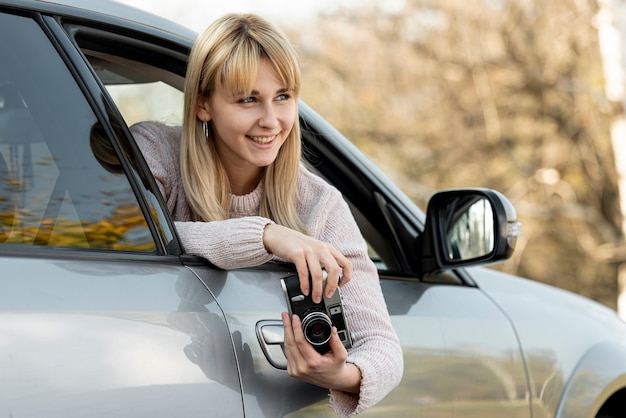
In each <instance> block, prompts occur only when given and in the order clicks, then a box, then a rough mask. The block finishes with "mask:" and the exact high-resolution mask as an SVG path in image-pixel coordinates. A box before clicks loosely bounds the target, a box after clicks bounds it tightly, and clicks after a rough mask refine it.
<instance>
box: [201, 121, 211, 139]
mask: <svg viewBox="0 0 626 418" xmlns="http://www.w3.org/2000/svg"><path fill="white" fill-rule="evenodd" d="M209 129H210V127H209V122H208V121H206V120H203V121H202V131H203V132H204V137H205V138H206V139H207V140H208V139H209V133H210V132H209Z"/></svg>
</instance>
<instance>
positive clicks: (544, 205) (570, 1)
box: [122, 0, 626, 316]
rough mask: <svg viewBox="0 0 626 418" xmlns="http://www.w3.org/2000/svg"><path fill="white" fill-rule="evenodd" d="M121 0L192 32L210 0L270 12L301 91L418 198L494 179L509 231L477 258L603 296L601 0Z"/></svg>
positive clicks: (610, 189) (614, 117)
mask: <svg viewBox="0 0 626 418" xmlns="http://www.w3.org/2000/svg"><path fill="white" fill-rule="evenodd" d="M122 2H124V3H127V4H131V5H134V6H136V7H139V8H142V9H145V10H149V11H152V12H154V13H157V14H159V15H162V16H164V17H167V18H169V19H171V20H174V21H177V22H179V23H182V24H184V25H186V26H188V27H190V28H192V29H195V30H196V31H200V30H202V29H204V27H205V26H206V25H208V23H210V22H211V21H212V20H213V19H215V18H217V17H218V16H220V15H222V14H224V13H226V12H255V13H259V14H261V15H263V16H265V17H266V18H268V19H270V20H272V21H274V22H275V23H276V24H278V26H280V27H281V28H282V29H283V30H284V31H285V32H286V33H287V35H288V37H289V38H290V39H291V40H292V42H293V43H294V44H295V45H296V46H297V47H298V49H299V51H300V55H301V58H302V70H303V76H304V85H303V91H302V99H303V100H304V101H305V102H307V103H308V104H309V105H311V106H313V107H314V108H315V109H316V110H317V111H318V112H319V113H320V114H321V115H322V116H324V117H325V118H326V119H327V120H328V121H329V122H331V123H332V124H334V125H335V127H337V128H338V129H339V130H340V131H341V132H342V133H343V134H345V135H346V136H347V137H348V138H349V139H350V140H351V141H353V142H354V143H355V144H356V145H357V146H358V147H359V148H360V149H361V150H362V151H364V153H365V154H366V155H368V157H369V158H370V159H372V160H373V161H374V162H375V163H376V164H377V165H378V166H379V167H380V168H382V169H383V171H384V172H385V173H386V174H387V175H388V176H389V177H390V178H391V179H392V180H394V181H395V182H396V183H397V184H398V185H399V186H400V188H402V189H403V190H404V191H405V192H406V193H407V194H408V195H409V197H411V198H412V199H413V200H414V201H415V202H416V203H417V204H418V205H419V206H420V207H422V208H425V207H426V202H427V200H428V198H429V197H430V196H431V194H432V193H433V192H434V191H436V190H438V189H445V188H453V187H455V188H456V187H470V186H481V187H489V188H493V189H496V190H499V191H501V192H502V193H504V194H505V195H506V196H507V197H508V198H509V199H510V200H511V201H512V202H513V204H514V205H515V207H516V209H517V212H518V216H519V218H520V220H521V222H522V224H523V232H522V238H521V239H520V240H519V241H518V246H517V249H516V251H515V254H514V255H513V258H512V259H511V260H509V261H507V262H506V263H504V264H501V265H498V266H495V267H493V268H495V269H498V270H501V271H505V272H509V273H513V274H517V275H521V276H525V277H529V278H532V279H533V280H536V281H539V282H544V283H548V284H551V285H555V286H558V287H560V288H564V289H567V290H571V291H573V292H575V293H578V294H581V295H584V296H587V297H589V298H591V299H594V300H596V301H598V302H600V303H602V304H604V305H606V306H608V307H610V308H613V309H618V301H619V300H620V298H619V295H620V293H621V290H622V288H623V287H624V286H623V285H621V284H620V283H621V282H622V280H621V279H620V271H621V270H622V268H621V267H622V265H623V264H624V261H625V260H626V248H625V247H624V240H623V236H624V234H623V216H622V209H621V206H623V205H620V193H619V187H620V185H619V180H620V179H619V177H618V173H619V172H620V170H619V169H618V166H617V164H618V163H619V161H618V160H617V159H616V155H617V156H618V157H619V154H620V153H616V152H615V149H616V147H617V146H618V145H619V144H618V143H617V142H616V141H615V140H614V139H612V137H611V132H612V131H613V132H615V131H616V126H619V125H616V121H619V120H621V117H622V113H623V106H622V105H621V98H620V97H612V96H611V94H607V88H606V86H607V81H608V79H609V78H610V74H608V72H607V68H608V66H607V65H606V62H607V57H612V56H613V57H619V54H617V53H616V52H615V50H613V52H611V51H610V48H609V47H614V45H613V46H611V44H610V43H607V42H604V43H602V46H603V48H604V49H602V51H604V52H605V54H604V58H605V59H604V61H603V55H602V54H601V43H600V36H599V33H600V31H599V29H601V23H602V22H605V23H606V22H607V20H606V19H605V20H604V21H603V20H602V16H603V15H602V14H601V13H600V12H601V9H600V6H606V5H607V3H612V2H611V1H610V0H605V1H602V0H600V2H598V1H596V0H550V1H545V0H523V1H522V0H519V1H515V2H513V1H508V0H474V1H470V2H468V1H466V0H446V1H441V0H379V1H375V0H361V1H357V0H341V1H338V0H304V1H298V2H291V1H277V0H257V1H252V0H248V1H244V0H231V1H230V2H228V3H227V2H217V1H204V2H198V1H190V0H177V1H176V2H172V1H169V0H161V1H156V0H122ZM603 3H604V4H603ZM613 3H614V2H613ZM604 17H606V15H605V16H604ZM608 22H609V23H611V19H610V16H609V19H608ZM605 33H606V32H605ZM608 33H609V34H613V35H615V33H616V32H614V31H613V32H608ZM618 37H619V36H617V37H616V36H613V38H612V39H613V40H615V39H617V38H618ZM609 38H610V37H609ZM607 45H608V46H607ZM607 48H609V52H608V54H607V53H606V51H607ZM612 53H616V54H617V55H611V54H612ZM616 61H618V62H617V64H616V65H619V64H620V62H619V59H618V60H616ZM617 79H618V84H619V77H617ZM617 90H618V93H617V94H614V95H613V96H616V95H617V96H619V94H620V93H619V88H618V89H617ZM609 98H610V100H609ZM625 308H626V306H625ZM625 308H621V309H619V311H620V313H621V315H622V316H626V312H623V311H624V310H625Z"/></svg>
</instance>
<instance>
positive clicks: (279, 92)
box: [250, 87, 289, 96]
mask: <svg viewBox="0 0 626 418" xmlns="http://www.w3.org/2000/svg"><path fill="white" fill-rule="evenodd" d="M288 91H289V89H288V88H287V87H283V88H282V89H278V90H276V93H274V94H281V93H286V92H288ZM258 94H259V91H258V90H252V91H251V92H250V95H252V96H255V95H258Z"/></svg>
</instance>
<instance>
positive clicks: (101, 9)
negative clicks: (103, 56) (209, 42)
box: [0, 0, 197, 44]
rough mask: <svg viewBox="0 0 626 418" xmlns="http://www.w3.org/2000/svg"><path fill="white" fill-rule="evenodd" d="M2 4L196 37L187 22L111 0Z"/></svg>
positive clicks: (7, 0)
mask: <svg viewBox="0 0 626 418" xmlns="http://www.w3.org/2000/svg"><path fill="white" fill-rule="evenodd" d="M3 6H8V7H9V8H11V9H15V10H24V11H37V12H41V13H44V14H55V15H59V16H64V17H69V18H74V19H78V20H82V21H91V22H98V23H99V24H104V25H112V26H119V27H124V28H128V29H133V30H139V31H143V32H149V33H152V34H154V35H157V36H160V37H163V38H166V39H170V40H172V41H178V42H182V43H186V44H189V43H191V42H193V40H195V39H196V37H197V33H196V32H195V31H193V30H192V29H190V28H188V27H186V26H183V25H180V24H178V23H176V22H173V21H171V20H168V19H166V18H164V17H162V16H158V15H156V14H153V13H150V12H148V11H145V10H142V9H138V8H136V7H133V6H130V5H127V4H123V3H119V2H117V1H113V0H0V7H3Z"/></svg>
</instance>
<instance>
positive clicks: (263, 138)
mask: <svg viewBox="0 0 626 418" xmlns="http://www.w3.org/2000/svg"><path fill="white" fill-rule="evenodd" d="M248 138H250V139H251V140H253V141H254V142H256V143H257V144H261V145H266V144H269V143H270V142H272V141H273V140H275V139H276V138H278V135H272V136H251V135H248Z"/></svg>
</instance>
